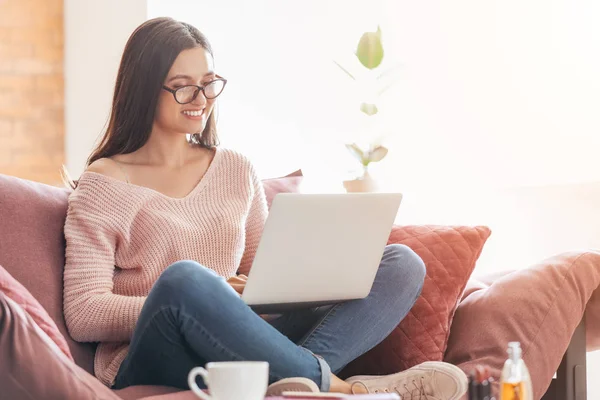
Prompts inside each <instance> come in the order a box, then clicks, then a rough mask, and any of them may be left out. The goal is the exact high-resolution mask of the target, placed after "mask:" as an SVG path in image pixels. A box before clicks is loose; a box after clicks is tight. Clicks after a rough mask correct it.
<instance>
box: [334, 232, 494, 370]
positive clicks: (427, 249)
mask: <svg viewBox="0 0 600 400" xmlns="http://www.w3.org/2000/svg"><path fill="white" fill-rule="evenodd" d="M490 233H491V232H490V229H489V228H487V227H484V226H477V227H467V226H454V227H453V226H395V227H394V228H393V229H392V233H391V235H390V239H389V240H388V243H401V244H405V245H407V246H408V247H410V248H411V249H413V250H414V251H415V252H416V253H417V254H418V255H419V256H420V257H421V258H422V259H423V261H424V262H425V265H426V267H427V276H426V277H425V284H424V286H423V291H422V293H421V296H420V297H419V298H418V299H417V302H416V303H415V305H414V307H413V308H412V309H411V311H410V312H409V313H408V315H407V316H406V318H404V320H403V321H402V322H401V323H400V325H398V327H397V328H396V329H395V330H394V331H393V332H392V333H391V334H390V335H389V336H388V337H387V338H386V339H385V340H384V341H383V342H382V343H380V344H379V345H378V346H376V347H375V348H374V349H372V350H371V351H369V352H368V353H366V354H365V355H363V356H361V357H359V358H358V359H357V360H355V361H354V362H352V363H350V364H349V365H348V367H347V368H346V369H345V370H344V371H343V373H342V375H343V376H344V377H346V376H350V375H357V374H369V375H383V374H391V373H395V372H398V371H402V370H405V369H408V368H410V367H412V366H415V365H417V364H420V363H422V362H425V361H442V359H443V356H444V352H445V350H446V346H447V343H448V336H449V334H450V324H451V322H452V318H453V316H454V312H455V311H456V307H457V306H458V302H459V300H460V297H461V294H462V292H463V290H464V289H465V286H466V284H467V281H468V279H469V277H470V276H471V273H472V272H473V269H474V268H475V262H476V261H477V259H478V258H479V255H480V254H481V251H482V249H483V245H484V244H485V242H486V240H487V238H488V237H489V236H490Z"/></svg>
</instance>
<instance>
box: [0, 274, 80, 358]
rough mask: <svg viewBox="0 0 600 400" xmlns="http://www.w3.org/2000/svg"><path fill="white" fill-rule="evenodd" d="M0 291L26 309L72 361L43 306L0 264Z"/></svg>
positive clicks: (64, 341)
mask: <svg viewBox="0 0 600 400" xmlns="http://www.w3.org/2000/svg"><path fill="white" fill-rule="evenodd" d="M0 291H2V292H3V293H4V294H5V295H6V296H8V297H9V298H10V299H11V300H12V301H14V302H15V303H17V304H18V305H20V306H21V308H23V310H25V311H27V313H28V314H29V315H30V316H31V318H32V319H33V320H34V321H35V323H36V324H37V325H38V326H39V327H40V328H41V329H42V331H44V332H45V333H46V335H48V337H50V339H52V341H53V342H54V343H56V345H57V346H58V348H59V349H60V350H61V351H62V352H63V353H65V355H66V356H67V357H69V358H70V359H71V361H73V357H72V356H71V352H70V351H69V345H68V344H67V341H66V340H65V338H64V336H63V335H62V334H61V333H60V331H59V330H58V327H57V326H56V324H55V323H54V321H53V320H52V318H50V316H49V315H48V313H47V312H46V310H44V307H42V305H41V304H40V303H39V302H38V301H37V300H36V299H35V297H33V295H32V294H31V293H29V290H27V289H26V288H25V287H24V286H23V285H21V284H20V283H19V281H17V280H16V279H15V278H13V277H12V275H11V274H9V273H8V271H6V270H5V269H4V268H2V266H1V265H0Z"/></svg>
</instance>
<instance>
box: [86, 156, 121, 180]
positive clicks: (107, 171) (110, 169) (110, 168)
mask: <svg viewBox="0 0 600 400" xmlns="http://www.w3.org/2000/svg"><path fill="white" fill-rule="evenodd" d="M85 172H95V173H97V174H102V175H105V176H108V177H111V178H115V179H118V180H120V181H123V182H125V181H126V180H127V178H126V177H125V173H124V172H123V170H122V168H121V167H120V166H119V164H118V163H117V162H116V161H115V160H112V159H110V158H100V159H98V160H96V161H94V162H93V163H91V164H90V165H89V166H88V167H87V169H86V170H85Z"/></svg>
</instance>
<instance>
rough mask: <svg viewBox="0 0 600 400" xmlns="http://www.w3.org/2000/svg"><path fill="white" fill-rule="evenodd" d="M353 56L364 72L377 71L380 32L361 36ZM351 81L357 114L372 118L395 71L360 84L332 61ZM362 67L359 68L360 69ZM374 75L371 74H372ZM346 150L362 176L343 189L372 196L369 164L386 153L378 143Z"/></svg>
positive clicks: (351, 145) (373, 188)
mask: <svg viewBox="0 0 600 400" xmlns="http://www.w3.org/2000/svg"><path fill="white" fill-rule="evenodd" d="M354 54H355V56H356V58H357V59H358V61H359V63H360V65H362V67H364V68H366V69H367V72H371V71H375V70H377V69H378V68H379V67H380V65H381V62H382V60H383V54H384V51H383V43H382V40H381V29H380V27H377V31H375V32H365V33H363V35H362V36H361V38H360V40H359V42H358V46H357V48H356V51H355V53H354ZM334 62H335V64H336V65H337V66H338V67H339V68H340V69H342V71H344V72H345V73H346V74H347V75H348V76H349V77H350V78H351V79H352V80H353V81H355V82H356V83H357V84H358V85H359V92H360V93H361V96H362V97H363V98H362V101H361V102H360V107H359V108H360V112H361V113H362V114H363V115H364V116H366V117H367V118H373V117H374V116H375V115H377V113H378V112H379V110H378V108H377V104H376V101H377V99H378V98H379V96H381V95H382V94H383V93H384V92H385V91H386V90H387V89H389V88H390V87H391V86H392V84H391V83H389V82H386V79H385V78H387V77H388V76H389V75H390V72H391V71H393V70H394V69H395V68H391V69H388V70H386V71H383V72H381V73H379V74H378V75H377V76H374V77H373V76H371V77H369V78H371V79H363V80H361V81H360V82H359V79H357V78H356V77H355V76H354V75H353V74H352V73H350V72H349V71H348V69H346V68H344V67H343V66H342V65H341V64H340V63H338V62H337V61H334ZM362 67H361V68H362ZM371 75H373V74H371ZM346 148H347V149H348V150H349V151H350V153H351V154H352V155H353V156H354V157H355V158H356V159H357V160H358V161H359V162H360V164H361V167H362V168H361V175H360V176H357V177H356V178H355V179H352V180H346V181H344V187H345V188H346V191H347V192H371V191H376V190H377V184H376V182H375V180H374V179H373V178H372V177H371V175H370V174H369V164H371V163H373V162H378V161H381V160H383V158H384V157H385V156H386V155H387V153H388V149H387V148H385V147H384V146H382V145H381V143H379V142H378V141H368V142H367V143H366V144H363V146H362V147H361V146H359V145H358V144H356V143H347V144H346Z"/></svg>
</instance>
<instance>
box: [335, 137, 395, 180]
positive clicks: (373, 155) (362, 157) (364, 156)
mask: <svg viewBox="0 0 600 400" xmlns="http://www.w3.org/2000/svg"><path fill="white" fill-rule="evenodd" d="M346 148H347V149H348V150H349V151H350V153H351V154H352V155H353V156H354V157H356V159H357V160H358V161H359V162H360V163H361V165H362V174H361V176H360V177H358V178H356V179H352V180H347V181H344V188H345V189H346V191H347V192H374V191H377V182H376V181H375V179H373V178H372V177H371V175H370V174H369V164H371V163H373V162H377V161H381V160H383V158H384V157H385V156H386V155H387V153H388V149H387V148H385V147H384V146H381V145H373V146H371V147H369V148H368V149H366V150H363V149H361V148H360V147H359V146H358V145H357V144H356V143H352V144H347V145H346Z"/></svg>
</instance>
